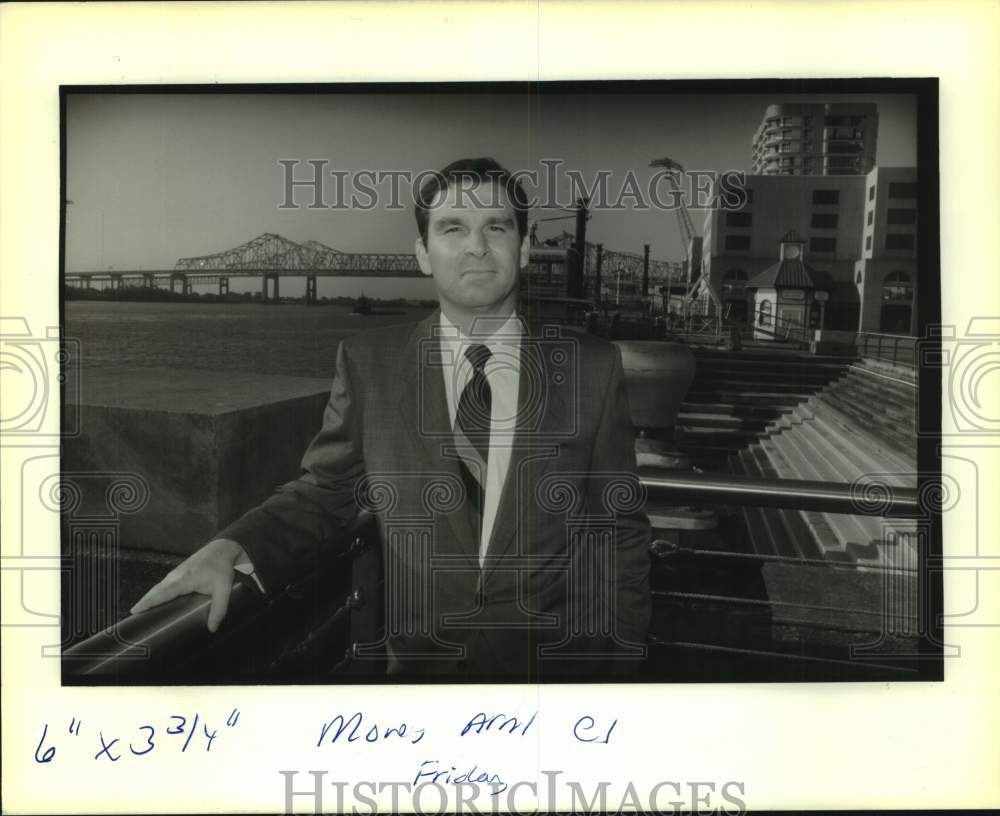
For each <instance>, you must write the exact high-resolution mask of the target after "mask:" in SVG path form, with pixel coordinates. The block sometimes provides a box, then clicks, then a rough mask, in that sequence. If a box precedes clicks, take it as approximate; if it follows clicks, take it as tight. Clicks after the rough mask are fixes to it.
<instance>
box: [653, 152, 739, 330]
mask: <svg viewBox="0 0 1000 816" xmlns="http://www.w3.org/2000/svg"><path fill="white" fill-rule="evenodd" d="M649 166H650V167H662V168H663V169H664V170H666V171H667V174H666V178H667V181H668V182H669V183H670V186H671V187H672V189H673V190H674V191H675V195H676V199H675V200H676V201H677V202H678V207H677V227H678V229H679V230H680V234H681V242H682V243H683V244H684V260H685V261H686V263H685V265H684V266H685V268H686V270H687V280H686V281H685V283H684V312H683V320H684V327H685V331H690V325H689V324H690V320H689V308H690V303H691V299H692V292H693V286H692V283H691V278H692V276H693V275H694V274H695V272H700V269H699V270H695V269H693V266H694V264H695V259H694V258H692V257H691V243H692V241H693V240H694V237H695V233H694V224H693V223H692V222H691V214H690V213H689V212H688V209H687V202H686V200H685V196H684V190H683V189H682V188H681V185H680V176H681V174H682V173H683V172H684V168H683V167H682V166H681V165H680V163H679V162H676V161H674V160H673V159H671V158H669V157H668V156H663V157H662V158H659V159H653V160H652V161H651V162H650V163H649ZM698 262H699V263H700V259H699V261H698ZM698 277H699V279H700V274H699V276H698ZM708 293H709V297H710V298H711V299H712V300H713V301H714V300H716V299H715V298H714V292H712V291H711V287H708ZM716 306H717V307H719V308H721V304H718V303H716ZM720 314H721V312H720Z"/></svg>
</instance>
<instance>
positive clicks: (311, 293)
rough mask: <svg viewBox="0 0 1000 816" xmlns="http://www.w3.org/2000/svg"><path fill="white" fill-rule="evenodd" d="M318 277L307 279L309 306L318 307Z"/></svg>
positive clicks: (307, 301)
mask: <svg viewBox="0 0 1000 816" xmlns="http://www.w3.org/2000/svg"><path fill="white" fill-rule="evenodd" d="M316 300H317V298H316V276H315V275H309V276H308V277H307V278H306V304H307V305H308V306H315V305H316Z"/></svg>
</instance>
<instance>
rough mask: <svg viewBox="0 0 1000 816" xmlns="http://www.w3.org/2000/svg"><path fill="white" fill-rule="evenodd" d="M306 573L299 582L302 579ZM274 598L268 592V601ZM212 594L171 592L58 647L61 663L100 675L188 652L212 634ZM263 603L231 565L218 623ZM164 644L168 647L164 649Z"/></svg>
mask: <svg viewBox="0 0 1000 816" xmlns="http://www.w3.org/2000/svg"><path fill="white" fill-rule="evenodd" d="M373 520H374V519H373V516H372V515H371V514H370V513H368V512H365V511H362V512H360V513H358V516H357V518H356V519H355V521H354V523H353V524H352V525H351V526H350V527H349V528H348V529H347V530H345V531H344V533H343V537H344V540H345V541H346V540H350V539H352V538H353V539H354V544H353V545H351V546H348V547H345V548H343V549H342V550H340V551H338V552H337V553H336V554H335V555H333V556H332V557H331V558H330V559H329V560H330V561H332V562H336V561H341V560H344V559H348V558H353V557H354V555H355V552H356V550H357V549H358V546H359V542H360V539H359V538H358V536H359V535H360V534H361V533H363V532H364V531H365V530H366V528H367V527H368V526H369V525H371V524H372V523H373ZM310 577H311V576H307V577H306V578H305V579H304V580H303V582H305V581H308V580H309V579H310ZM297 588H298V584H292V585H290V586H288V587H286V588H285V589H284V591H283V592H281V593H278V596H280V595H293V594H294V593H295V592H296V590H297ZM274 600H275V598H269V599H268V602H273V601H274ZM211 603H212V599H211V598H210V597H209V596H208V595H202V594H199V593H191V594H189V595H182V596H180V597H177V598H174V599H172V600H170V601H167V602H166V603H163V604H160V605H159V606H155V607H153V608H151V609H148V610H146V611H144V612H140V613H138V614H135V615H130V616H128V617H126V618H123V619H122V620H120V621H118V622H116V623H114V624H112V625H111V626H109V627H108V628H107V629H105V630H104V631H102V632H99V633H97V634H96V635H92V636H91V637H89V638H86V639H85V640H82V641H80V642H79V643H76V644H74V645H73V646H71V647H69V648H68V649H65V650H64V651H63V669H64V671H65V673H66V674H67V675H70V676H74V677H84V676H86V677H102V676H109V675H119V674H135V673H140V672H143V671H146V670H148V669H150V668H153V667H155V666H157V665H158V664H160V663H161V662H162V660H163V658H164V657H165V656H168V655H165V654H164V652H169V654H174V655H176V654H177V653H179V652H180V651H184V652H185V653H187V654H191V653H193V652H194V651H195V650H197V649H198V648H199V647H200V646H204V645H206V644H208V643H209V642H210V641H211V639H212V638H213V635H212V634H211V633H210V632H209V631H208V627H207V622H208V611H209V607H210V606H211ZM265 606H266V603H265V601H264V599H263V597H262V596H261V594H260V591H259V590H258V589H257V588H256V584H255V583H254V581H253V579H252V578H250V577H249V576H247V575H244V574H243V573H242V572H239V571H234V583H233V590H232V594H231V595H230V598H229V608H228V611H227V613H226V619H225V620H224V622H223V629H221V630H220V632H221V631H225V630H227V629H231V628H232V627H233V626H234V625H235V624H236V623H237V622H239V621H245V620H247V619H249V618H251V617H252V616H253V615H255V614H256V613H259V612H261V611H263V610H264V608H265ZM165 646H169V648H168V649H164V647H165Z"/></svg>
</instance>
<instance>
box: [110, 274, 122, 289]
mask: <svg viewBox="0 0 1000 816" xmlns="http://www.w3.org/2000/svg"><path fill="white" fill-rule="evenodd" d="M124 285H125V281H124V280H123V279H122V276H121V275H116V274H112V275H111V290H112V291H114V290H116V289H121V288H122V287H123V286H124Z"/></svg>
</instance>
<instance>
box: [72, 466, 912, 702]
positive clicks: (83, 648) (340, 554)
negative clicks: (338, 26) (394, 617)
mask: <svg viewBox="0 0 1000 816" xmlns="http://www.w3.org/2000/svg"><path fill="white" fill-rule="evenodd" d="M639 475H640V480H641V483H642V485H643V487H644V488H645V490H646V493H647V497H648V498H649V499H650V500H652V501H653V502H668V503H672V504H681V503H692V502H697V503H699V504H710V505H727V506H745V505H750V506H761V507H777V508H786V509H797V510H814V511H821V512H827V513H842V514H849V515H859V514H865V515H877V516H886V517H895V518H900V517H912V516H917V515H920V512H921V508H920V503H919V501H918V492H917V491H916V490H913V489H908V488H899V487H892V488H891V489H890V488H888V487H886V488H885V489H884V493H882V494H876V495H873V494H872V493H871V487H870V486H868V487H865V486H855V485H848V484H827V483H825V482H813V481H799V480H780V479H755V478H747V477H739V476H731V475H725V476H721V475H712V474H704V473H687V472H676V471H666V470H660V469H656V468H642V469H640V472H639ZM373 521H374V519H373V517H372V516H370V515H369V514H367V513H363V514H360V515H359V517H358V519H357V521H356V522H355V524H354V525H353V526H352V527H351V528H350V530H348V531H345V533H344V536H345V539H349V538H352V537H353V543H352V544H351V545H349V546H348V547H345V548H340V549H339V550H337V551H336V552H335V554H334V555H333V556H332V557H329V558H327V559H326V561H325V562H324V563H321V564H319V565H318V567H317V568H316V569H313V570H311V571H310V575H309V577H308V578H306V579H304V580H303V581H302V582H300V583H298V584H290V585H289V586H287V587H285V588H284V590H282V591H281V592H279V593H276V596H275V597H273V598H267V599H265V598H263V597H262V596H261V595H260V593H259V591H258V590H257V589H256V588H255V585H254V584H253V581H252V579H249V578H247V577H246V576H244V575H242V574H237V578H236V581H235V583H234V587H233V593H232V597H231V599H230V604H229V611H228V613H227V616H226V620H225V621H224V624H223V628H222V629H220V630H219V632H218V633H216V634H214V635H213V634H211V633H209V631H208V629H207V626H206V624H207V620H208V610H209V606H210V604H211V599H210V598H209V597H208V596H205V595H198V594H193V595H186V596H182V597H179V598H175V599H174V600H172V601H168V602H167V603H165V604H162V605H160V606H158V607H155V608H153V609H150V610H148V611H146V612H142V613H139V614H137V615H131V616H129V617H127V618H124V619H123V620H121V621H119V622H117V623H115V624H114V625H112V626H111V627H109V628H108V629H106V630H104V631H103V632H100V633H98V634H96V635H94V636H92V637H89V638H87V639H86V640H84V641H82V642H80V643H77V644H75V645H73V646H72V647H70V648H68V649H66V650H65V651H64V653H63V676H64V682H65V681H66V680H67V679H68V680H69V681H70V682H72V681H74V680H75V681H76V682H78V683H79V682H91V683H93V682H101V681H102V680H103V681H105V682H107V681H109V680H116V681H117V680H120V679H121V678H123V677H130V678H134V677H136V676H140V677H141V676H146V677H150V676H154V677H155V676H156V674H155V672H156V671H157V670H158V669H159V668H161V667H164V666H170V665H171V664H172V663H173V662H184V661H191V660H194V659H197V657H198V656H199V655H203V654H205V653H206V652H207V651H210V650H213V649H217V648H219V647H220V642H221V641H224V640H225V638H226V637H230V638H232V636H233V633H237V634H238V633H239V632H243V633H244V634H243V636H244V638H246V633H247V632H248V631H249V632H250V633H251V634H250V637H251V638H253V637H255V636H256V632H257V631H258V630H259V628H260V625H261V623H262V622H263V621H267V620H268V616H270V615H273V614H274V612H273V610H274V609H275V608H277V607H280V606H281V603H282V600H283V599H285V598H287V597H292V598H296V597H298V598H301V597H302V595H303V589H302V587H303V585H305V584H307V583H309V582H312V583H314V584H321V582H322V581H323V579H324V576H325V575H328V574H329V572H330V571H331V570H333V569H340V570H341V571H343V570H344V569H345V568H346V567H345V564H350V562H351V561H353V560H354V559H355V557H356V556H357V555H358V554H359V553H361V552H363V551H364V550H365V549H366V548H367V546H368V544H370V543H371V541H372V540H373V539H374V533H375V530H374V524H373ZM655 544H656V542H654V546H655ZM695 552H696V551H691V553H695ZM723 554H724V553H709V555H717V556H718V555H723ZM732 555H733V556H735V557H741V556H742V554H740V553H733V554H732ZM364 603H365V601H364V598H363V597H361V596H360V594H359V592H358V590H357V589H355V590H354V591H352V592H350V593H349V594H348V595H347V597H346V599H345V600H344V602H343V603H342V604H341V605H340V606H339V607H338V608H336V609H335V610H333V611H332V614H330V616H329V617H328V619H327V621H326V623H323V624H321V625H320V626H319V627H318V628H317V629H316V630H314V631H313V632H310V633H309V634H308V636H307V637H306V638H305V640H304V641H302V642H301V643H300V644H298V645H292V646H291V647H290V648H288V649H285V650H284V651H283V652H282V654H281V655H280V657H279V660H280V658H284V657H287V656H288V655H294V654H295V653H297V652H301V651H303V650H304V649H306V648H307V647H309V646H312V645H314V644H315V643H316V642H318V641H319V640H321V639H322V638H324V637H326V636H327V635H328V632H329V630H330V629H331V623H332V622H340V621H342V620H344V619H346V618H349V617H350V615H351V613H352V612H353V611H354V610H355V609H357V608H359V607H361V606H363V605H364ZM268 628H269V629H274V628H275V627H274V626H273V624H272V625H269V627H268ZM279 660H272V661H266V662H265V665H271V666H274V665H275V664H276V663H277V662H279ZM345 662H350V661H349V658H345V660H344V661H340V662H339V663H338V664H337V666H335V667H333V669H336V668H338V667H339V666H341V665H343V664H344V663H345ZM310 665H311V664H310Z"/></svg>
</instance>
